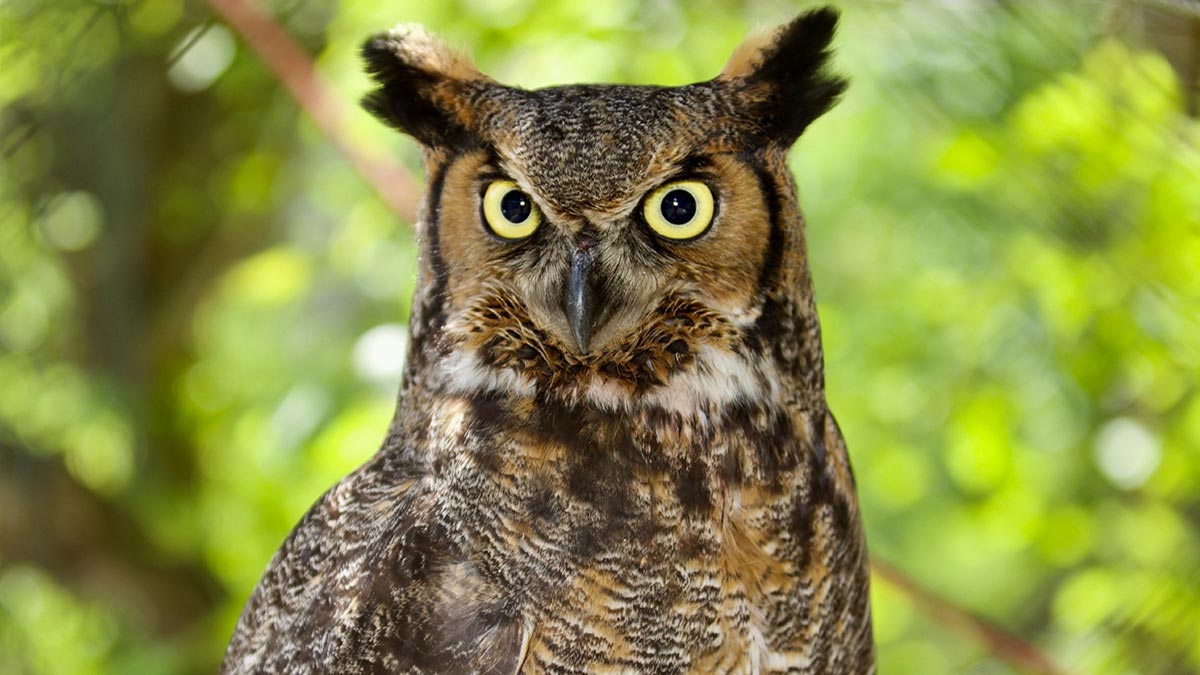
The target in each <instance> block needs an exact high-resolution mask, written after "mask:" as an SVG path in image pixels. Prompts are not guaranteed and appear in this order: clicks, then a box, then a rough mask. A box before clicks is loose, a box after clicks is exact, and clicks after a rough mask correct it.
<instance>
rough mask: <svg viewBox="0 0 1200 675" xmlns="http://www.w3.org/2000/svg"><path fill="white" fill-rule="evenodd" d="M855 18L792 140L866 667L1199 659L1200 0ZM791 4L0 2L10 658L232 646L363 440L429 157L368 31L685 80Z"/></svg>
mask: <svg viewBox="0 0 1200 675" xmlns="http://www.w3.org/2000/svg"><path fill="white" fill-rule="evenodd" d="M839 5H840V6H841V8H842V9H843V12H844V18H843V23H842V27H841V32H840V36H839V38H838V40H837V41H836V44H837V49H838V53H837V57H836V63H837V67H838V69H839V70H840V71H842V72H843V73H846V74H847V75H849V76H850V78H851V81H852V86H851V88H850V90H849V93H848V94H847V96H846V98H845V100H844V101H843V103H842V104H841V105H840V106H838V107H837V108H836V109H835V110H834V111H833V112H832V113H830V114H829V115H828V116H827V117H825V118H823V119H821V120H820V121H818V122H817V123H816V124H815V125H814V126H813V127H811V128H810V129H809V131H808V132H807V135H806V136H805V137H804V138H802V139H801V140H800V142H799V144H798V145H797V147H796V149H795V150H794V151H793V153H792V165H793V167H794V170H795V173H796V175H797V180H798V183H799V188H800V192H801V198H802V203H803V204H804V205H805V208H806V210H807V213H808V218H809V223H810V225H809V234H808V236H809V238H810V241H811V251H812V259H813V265H814V273H815V277H816V285H817V293H818V297H819V299H820V311H821V315H822V319H823V322H824V326H825V336H826V349H827V359H828V388H829V398H830V402H831V405H832V407H833V409H834V411H835V412H836V413H837V415H838V417H839V420H840V422H841V426H842V428H843V429H844V430H845V433H846V435H847V437H848V441H849V444H850V448H851V454H852V457H853V461H854V464H855V467H856V470H857V473H858V477H859V486H860V489H861V492H862V501H863V510H864V514H865V519H866V526H867V530H868V535H869V541H870V546H871V550H872V553H873V555H874V557H875V558H876V560H877V561H878V562H879V564H880V566H879V568H878V569H877V575H876V578H875V580H874V587H873V590H874V602H875V613H876V635H877V639H878V644H879V654H880V662H881V666H880V672H881V673H884V674H904V673H913V674H917V675H941V674H952V673H953V674H957V673H980V674H992V673H996V674H1000V673H1026V672H1044V673H1052V672H1063V673H1068V672H1069V673H1112V674H1114V675H1125V674H1132V673H1152V674H1160V673H1161V674H1166V673H1171V674H1174V673H1184V674H1187V673H1200V639H1198V636H1200V628H1198V626H1200V392H1198V389H1197V387H1198V384H1200V123H1198V122H1197V120H1196V117H1195V115H1196V111H1197V105H1198V100H1197V99H1198V94H1200V90H1198V86H1200V78H1198V71H1200V2H1195V1H1187V0H1159V1H1156V2H1150V1H1136V0H1076V1H1071V2H1067V1H1061V2H1040V1H1039V2H1033V1H1032V0H1031V1H1029V2H1018V1H1009V2H1003V1H999V0H942V1H940V2H933V1H929V2H884V1H881V0H875V1H868V0H861V1H858V2H853V1H847V2H843V3H839ZM807 6H810V4H807V3H798V2H787V1H784V0H725V1H722V2H717V1H715V0H708V1H704V2H693V3H688V5H687V6H686V7H685V6H683V5H682V4H679V3H672V2H668V1H666V0H615V1H605V2H586V3H581V2H578V1H577V0H546V1H541V2H533V1H532V0H498V1H489V0H439V1H436V2H434V1H430V0H253V1H252V0H211V2H206V1H204V0H90V1H89V0H0V157H2V158H3V161H2V163H0V673H3V674H5V675H7V674H10V673H31V674H34V673H36V674H41V673H52V674H60V673H70V674H74V673H79V674H86V673H108V672H112V673H164V674H165V673H210V672H213V671H214V670H215V668H216V666H217V664H218V662H219V659H220V657H221V654H222V650H223V648H224V644H225V642H226V640H227V638H228V635H229V633H230V631H231V630H232V627H233V624H234V622H235V621H236V619H237V616H238V613H239V612H240V610H241V607H242V604H243V603H244V601H245V599H246V597H247V596H248V594H249V593H250V590H251V589H252V587H253V585H254V584H255V582H256V581H257V579H258V576H259V574H260V573H261V572H262V570H263V568H264V567H265V565H266V563H267V560H268V558H269V557H270V556H271V554H272V552H273V551H274V550H275V548H276V547H277V546H278V545H279V543H280V541H281V540H282V539H283V537H284V536H285V534H286V533H287V532H288V530H289V529H290V528H291V527H292V525H293V524H294V523H295V522H296V521H297V520H298V518H299V517H300V516H301V514H302V513H303V512H304V510H305V509H306V508H307V507H308V506H309V504H311V503H312V501H313V500H314V499H315V498H316V497H317V496H318V495H319V494H320V493H321V492H323V491H324V490H325V489H327V488H328V487H329V486H331V485H332V484H333V483H334V482H335V481H337V480H338V478H340V477H341V476H342V475H344V474H345V473H347V472H348V471H350V470H351V469H352V468H354V467H355V466H357V465H358V464H359V463H361V462H362V461H364V460H365V459H366V458H367V457H368V456H369V455H371V454H372V453H373V452H374V450H375V449H376V447H377V446H378V444H379V442H380V440H381V439H382V437H383V433H384V430H385V428H386V425H387V422H388V420H389V418H390V415H391V411H392V406H393V400H394V396H395V392H396V390H397V387H398V383H399V379H400V375H401V364H402V363H403V354H404V349H405V343H406V331H405V326H406V321H407V314H408V303H409V298H410V295H411V294H412V291H413V284H414V273H415V272H414V247H413V242H412V230H411V220H412V214H413V212H414V210H415V199H416V193H415V190H416V189H417V188H416V186H417V185H418V184H419V181H420V164H419V154H418V151H417V148H416V147H415V146H414V144H413V143H412V142H411V141H409V140H408V139H406V138H403V137H401V136H399V135H397V134H395V133H393V132H391V131H389V130H387V129H385V128H384V127H383V126H382V125H381V124H378V123H377V122H375V121H373V120H372V119H370V118H369V117H368V116H367V115H366V114H365V113H363V112H361V111H360V110H358V109H357V107H356V105H355V102H356V101H357V99H358V98H359V97H360V96H361V95H362V94H363V92H364V91H365V90H366V89H367V86H368V85H367V81H366V79H365V77H364V76H363V75H362V73H361V67H360V63H359V60H358V56H357V47H358V45H359V44H360V43H361V41H362V40H363V39H364V38H365V37H366V36H367V35H369V34H371V33H373V32H376V31H379V30H381V29H384V28H387V27H390V26H392V25H394V24H395V23H397V22H401V21H403V22H409V21H419V22H422V23H424V24H426V25H427V26H429V27H430V28H431V29H433V30H435V31H437V32H439V33H440V34H442V35H443V36H445V37H446V38H447V39H448V40H449V41H451V42H452V43H454V44H457V45H459V46H462V47H465V48H468V49H469V50H470V51H472V52H473V53H474V54H475V56H476V59H477V61H478V63H479V64H480V66H481V68H482V69H483V70H484V71H486V72H489V73H491V74H493V75H494V76H495V77H497V78H498V79H501V80H503V81H506V82H509V83H513V84H519V85H523V86H528V87H536V86H544V85H550V84H561V83H569V82H576V81H618V82H631V83H657V84H683V83H687V82H691V81H697V80H702V79H707V78H709V77H711V76H712V75H714V74H715V73H716V72H718V71H719V70H720V68H721V66H722V65H723V63H724V61H725V58H726V57H727V56H728V54H729V53H730V52H731V51H732V50H733V48H734V47H735V46H736V45H737V43H738V42H739V41H740V40H741V39H742V37H743V36H744V34H745V33H746V32H747V31H748V30H750V29H752V28H754V27H757V26H761V25H769V24H772V23H775V22H779V21H783V20H786V19H787V18H789V17H790V16H792V15H794V14H795V13H796V12H797V11H799V10H801V9H803V8H805V7H807ZM256 8H257V11H256ZM264 57H265V58H266V60H265V61H264ZM285 82H286V83H288V84H289V85H290V86H285V85H284V83H285ZM1048 661H1052V662H1054V663H1056V664H1057V666H1051V665H1049V663H1048Z"/></svg>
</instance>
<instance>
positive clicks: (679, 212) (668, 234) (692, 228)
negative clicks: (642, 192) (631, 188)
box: [642, 180, 713, 240]
mask: <svg viewBox="0 0 1200 675" xmlns="http://www.w3.org/2000/svg"><path fill="white" fill-rule="evenodd" d="M642 215H643V216H644V217H645V218H646V223H647V224H648V225H649V226H650V229H652V230H654V233H655V234H657V235H658V236H660V237H665V238H667V239H676V240H682V239H694V238H696V237H698V236H700V235H701V234H703V233H704V231H705V230H707V229H708V226H709V224H710V223H712V219H713V195H712V190H709V189H708V186H707V185H705V184H704V183H701V182H700V181H698V180H681V181H675V182H674V183H667V184H666V185H664V186H662V187H660V188H658V189H657V190H655V191H654V192H651V193H650V196H649V197H647V198H646V203H645V205H644V206H643V207H642Z"/></svg>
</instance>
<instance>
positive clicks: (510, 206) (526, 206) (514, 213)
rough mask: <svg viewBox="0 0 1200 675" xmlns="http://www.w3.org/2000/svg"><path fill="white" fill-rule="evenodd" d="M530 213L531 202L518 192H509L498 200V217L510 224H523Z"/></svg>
mask: <svg viewBox="0 0 1200 675" xmlns="http://www.w3.org/2000/svg"><path fill="white" fill-rule="evenodd" d="M532 212H533V202H531V201H529V195H527V194H525V193H524V192H521V191H520V190H509V191H508V192H506V193H505V194H504V196H503V197H501V198H500V215H502V216H504V219H505V220H507V221H508V222H510V223H523V222H525V219H526V218H528V217H529V214H530V213H532Z"/></svg>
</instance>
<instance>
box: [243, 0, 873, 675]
mask: <svg viewBox="0 0 1200 675" xmlns="http://www.w3.org/2000/svg"><path fill="white" fill-rule="evenodd" d="M836 23H837V16H836V14H835V13H834V12H833V11H832V10H828V9H826V10H819V11H815V12H811V13H808V14H805V15H803V16H800V17H799V18H797V19H796V20H794V21H793V22H791V23H790V24H787V25H786V26H783V27H782V28H779V29H778V30H776V31H774V32H769V33H763V34H761V35H758V36H755V37H752V38H750V39H749V40H747V41H746V43H745V44H743V45H742V46H741V47H740V48H739V49H738V50H737V51H736V52H735V53H734V54H733V56H732V57H731V58H730V60H729V62H728V64H727V65H726V66H725V68H724V70H723V71H722V72H721V74H720V75H718V76H717V77H716V78H714V79H712V80H709V81H707V82H701V83H698V84H691V85H687V86H683V87H649V86H617V85H581V86H565V87H552V88H548V89H541V90H537V91H527V90H523V89H517V88H513V87H507V86H504V85H501V84H498V83H497V82H495V81H493V80H491V79H489V78H488V77H487V76H485V75H482V74H481V73H480V72H478V71H477V70H476V69H475V67H474V66H473V65H472V64H471V62H470V61H469V60H468V59H467V58H465V57H464V56H461V55H459V54H457V53H455V52H454V51H451V50H450V49H448V48H446V47H445V46H443V45H442V44H440V43H439V42H437V41H436V40H435V39H434V38H432V37H430V36H429V35H428V34H426V33H425V32H423V31H422V30H421V29H419V28H416V27H401V28H397V29H395V30H392V31H390V32H387V33H384V34H382V35H379V36H377V37H375V38H373V39H371V40H369V41H368V42H367V43H366V45H365V46H364V50H363V51H364V54H365V57H366V61H367V64H368V69H369V71H370V73H371V75H372V76H373V77H374V79H375V80H376V82H377V83H378V89H377V90H375V91H374V92H372V93H371V94H369V95H368V96H367V98H366V99H365V105H366V107H367V109H368V110H369V111H371V112H372V113H374V114H375V115H377V116H378V117H379V118H381V119H382V120H384V121H385V122H387V123H389V124H391V125H392V126H394V127H396V128H398V129H399V130H401V131H403V132H405V133H407V134H409V135H411V136H412V137H413V138H415V139H416V140H417V141H418V142H419V143H420V144H421V147H422V149H423V151H424V159H425V165H426V171H427V188H426V192H425V196H424V202H423V208H422V212H421V217H420V219H419V220H420V222H419V239H420V251H421V255H420V272H419V275H420V281H419V290H418V291H417V294H416V298H415V299H414V301H413V305H412V307H413V312H412V322H411V334H412V340H411V351H410V353H409V356H408V363H407V369H406V373H405V377H404V384H403V386H402V392H401V396H400V399H399V404H398V406H397V410H396V414H395V417H394V420H393V422H392V424H391V427H390V429H389V430H388V434H387V437H386V440H385V441H384V443H383V447H382V448H381V449H380V450H379V452H378V453H377V454H376V455H375V456H374V457H373V458H372V459H371V460H370V461H368V462H367V463H366V464H365V465H364V466H362V467H361V468H360V469H358V470H357V471H355V472H354V473H353V474H351V475H350V476H348V477H347V478H345V479H344V480H342V481H341V482H340V483H339V484H338V485H337V486H336V487H334V488H333V489H332V490H330V491H329V492H328V493H326V494H325V495H324V496H323V497H322V498H321V499H320V500H319V501H318V502H317V503H316V505H315V506H313V508H312V509H311V510H310V511H309V513H308V514H307V515H306V516H305V517H304V519H303V520H302V521H301V522H300V524H299V525H298V526H297V527H296V529H295V530H294V531H293V532H292V534H291V535H290V536H289V537H288V538H287V541H285V542H284V544H283V546H282V548H280V550H279V552H278V553H277V554H276V555H275V557H274V559H273V560H272V561H271V564H270V567H269V568H268V569H267V572H266V574H265V575H264V577H263V579H262V581H261V582H260V583H259V586H258V589H257V590H256V591H255V592H254V595H253V597H251V598H250V601H249V603H248V605H247V606H246V609H245V612H244V614H243V615H242V618H241V621H240V623H239V624H238V627H237V629H236V632H235V633H234V636H233V641H232V643H231V644H230V645H229V650H228V652H227V654H226V657H225V662H224V666H223V672H226V673H251V672H255V673H258V672H270V673H318V672H319V673H384V672H386V673H517V672H521V673H600V672H603V673H618V672H622V673H625V672H628V673H683V672H692V673H767V672H770V673H784V672H786V673H813V674H818V673H819V674H829V673H855V674H859V673H871V672H873V671H874V647H873V641H872V636H871V622H870V608H869V601H868V569H867V562H866V550H865V544H864V540H863V532H862V527H861V524H860V518H859V509H858V504H857V499H856V496H855V491H854V480H853V477H852V475H851V471H850V464H849V460H848V458H847V454H846V448H845V445H844V443H843V440H842V435H841V432H840V431H839V430H838V427H837V423H836V422H835V421H834V419H833V416H832V415H831V414H830V412H829V410H828V408H827V407H826V403H825V394H824V381H823V380H824V376H823V365H822V354H821V342H820V329H819V326H818V323H817V313H816V309H815V306H814V301H813V293H812V283H811V279H810V272H809V265H808V259H807V251H806V248H805V244H804V236H803V217H802V216H801V212H800V209H799V206H798V205H797V200H796V190H795V186H794V184H793V181H792V178H791V175H790V174H789V172H788V168H787V164H786V161H785V160H786V154H787V151H788V148H789V147H790V146H791V145H792V143H793V142H794V141H795V140H796V138H797V137H798V136H799V135H800V133H801V132H802V131H804V129H805V127H807V126H808V125H809V123H811V122H812V121H813V120H814V119H816V118H817V117H818V116H820V115H821V114H822V113H824V112H825V111H826V110H828V109H829V108H830V106H831V105H832V104H833V103H834V101H835V100H836V99H837V97H838V96H839V95H840V94H841V92H842V91H843V89H844V88H845V82H844V81H843V80H841V79H839V78H837V77H834V76H832V75H830V74H829V73H828V72H827V71H826V62H827V61H828V58H829V51H828V50H829V44H830V41H831V39H832V37H833V32H834V28H835V25H836Z"/></svg>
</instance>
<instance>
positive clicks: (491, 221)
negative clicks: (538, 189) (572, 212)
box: [483, 180, 542, 239]
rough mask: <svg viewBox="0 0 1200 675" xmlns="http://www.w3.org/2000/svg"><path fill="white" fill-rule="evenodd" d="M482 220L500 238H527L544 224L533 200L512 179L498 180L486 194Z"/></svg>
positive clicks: (489, 187) (489, 186)
mask: <svg viewBox="0 0 1200 675" xmlns="http://www.w3.org/2000/svg"><path fill="white" fill-rule="evenodd" d="M483 219H484V220H485V221H487V226H488V228H489V229H490V230H491V231H492V232H494V233H496V236H498V237H500V238H501V239H524V238H525V237H528V236H529V235H531V234H533V231H534V230H536V229H537V228H538V225H539V224H541V222H542V214H541V212H540V211H538V208H537V206H536V205H534V203H533V198H531V197H530V196H529V195H527V194H525V193H524V192H522V191H521V188H519V187H517V184H516V183H514V182H512V181H511V180H495V181H492V182H491V183H489V184H488V186H487V190H485V191H484V193H483Z"/></svg>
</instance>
